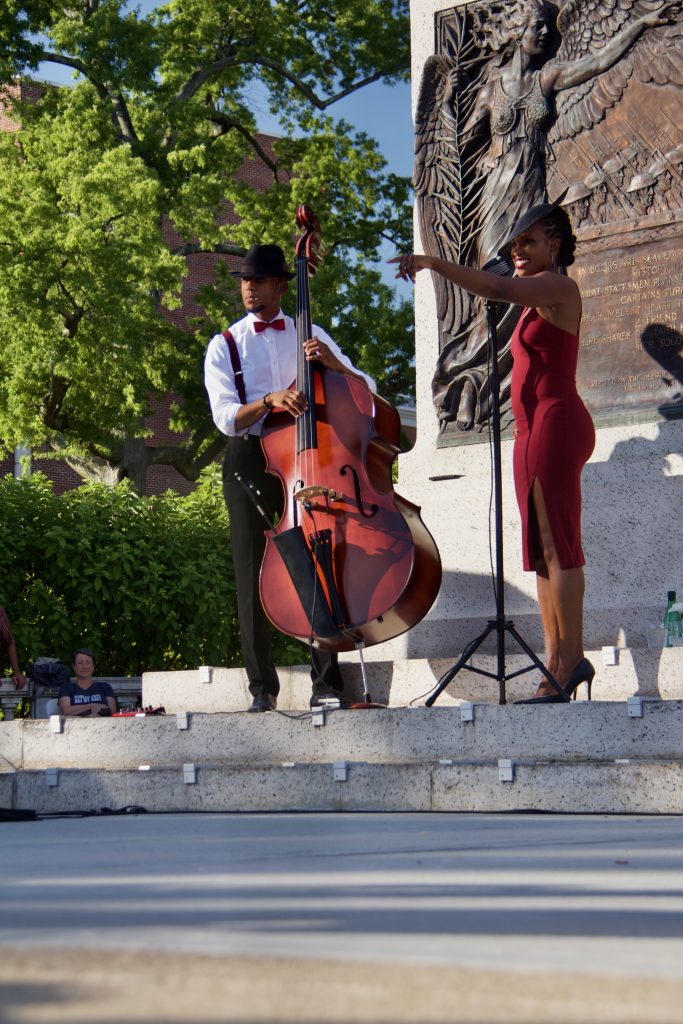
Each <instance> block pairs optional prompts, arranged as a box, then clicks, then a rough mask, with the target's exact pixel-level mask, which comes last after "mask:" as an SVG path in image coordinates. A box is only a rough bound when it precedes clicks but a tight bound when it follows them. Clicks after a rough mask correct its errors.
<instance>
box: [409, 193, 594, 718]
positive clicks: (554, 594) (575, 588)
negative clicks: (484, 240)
mask: <svg viewBox="0 0 683 1024" xmlns="http://www.w3.org/2000/svg"><path fill="white" fill-rule="evenodd" d="M575 243H576V239H575V238H574V235H573V233H572V229H571V224H570V223H569V218H568V216H567V214H566V213H565V211H564V210H562V209H561V208H560V207H558V205H557V204H556V203H552V204H551V203H542V204H540V205H538V206H534V207H532V209H530V210H529V211H528V212H527V213H526V214H524V216H522V217H520V219H519V220H518V221H517V223H516V224H515V225H514V227H513V229H512V233H511V236H510V238H509V239H508V240H507V241H506V242H505V243H504V244H503V245H502V247H501V249H500V250H499V252H500V255H506V256H507V255H509V256H511V258H512V261H513V263H514V267H515V277H514V278H501V277H497V276H495V275H494V274H489V273H486V271H483V270H475V269H474V268H472V267H465V266H460V265H459V264H454V263H448V262H447V261H445V260H442V259H439V258H437V257H434V256H418V255H415V254H411V255H407V256H400V257H397V258H396V259H394V260H391V261H390V262H392V263H398V273H397V275H396V276H397V277H402V278H403V279H404V280H409V279H410V280H412V281H414V280H415V276H416V274H417V273H418V272H419V271H420V270H424V269H428V270H432V271H436V273H438V274H442V275H443V276H444V277H446V278H447V279H448V280H450V281H452V282H453V283H454V284H456V285H458V286H459V287H460V288H464V289H465V290H466V291H469V292H471V293H473V294H474V295H479V296H481V297H482V298H484V299H488V300H491V301H494V302H509V303H515V304H517V305H520V306H523V307H524V308H523V311H522V315H521V316H520V319H519V322H518V324H517V327H516V329H515V332H514V334H513V336H512V341H511V351H512V356H513V360H514V362H513V369H512V393H511V399H512V411H513V413H514V416H515V423H516V432H515V447H514V454H513V468H514V478H515V490H516V493H517V501H518V504H519V510H520V515H521V519H522V544H523V551H524V569H525V570H526V571H535V572H536V579H537V589H538V604H539V609H540V612H541V618H542V621H543V630H544V634H545V644H546V665H547V667H548V669H549V671H550V672H551V673H552V675H553V676H554V678H555V679H556V680H557V682H558V683H559V684H560V686H562V687H563V689H564V690H565V691H566V693H567V694H570V695H571V694H573V693H574V692H575V690H576V689H577V687H578V686H579V685H580V683H582V682H585V683H587V684H588V698H589V700H590V691H591V684H592V681H593V676H594V674H595V670H594V668H593V666H592V665H591V663H590V661H588V659H587V658H585V657H584V652H583V593H584V578H583V565H584V562H585V559H584V556H583V550H582V548H581V529H580V523H581V479H580V478H581V470H582V468H583V466H584V464H585V463H586V461H587V460H588V458H589V457H590V455H591V453H592V451H593V447H594V445H595V431H594V428H593V423H592V420H591V418H590V415H589V413H588V410H587V409H586V407H585V406H584V404H583V402H582V401H581V399H580V398H579V396H578V394H577V392H576V383H575V373H576V363H577V358H578V350H579V338H578V334H579V326H580V323H581V295H580V293H579V289H578V287H577V285H576V283H575V282H574V281H572V280H571V278H569V277H567V276H566V274H565V273H564V270H563V268H564V267H567V266H569V265H571V264H572V263H573V262H574V247H575ZM562 700H563V698H562V695H561V694H559V693H557V692H556V690H555V689H554V688H553V687H552V686H551V684H550V683H548V682H547V680H545V679H544V680H543V682H542V683H541V685H540V686H539V688H538V690H537V692H536V694H535V695H534V697H532V698H531V701H533V702H537V703H540V702H543V703H555V702H560V701H562ZM525 703H526V702H525Z"/></svg>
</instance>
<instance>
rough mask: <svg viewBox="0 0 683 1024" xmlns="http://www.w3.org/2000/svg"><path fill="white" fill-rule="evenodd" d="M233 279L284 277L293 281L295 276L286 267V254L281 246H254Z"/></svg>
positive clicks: (234, 272)
mask: <svg viewBox="0 0 683 1024" xmlns="http://www.w3.org/2000/svg"><path fill="white" fill-rule="evenodd" d="M230 273H231V274H232V275H233V277H283V278H284V279H285V280H286V281H291V279H292V278H293V277H294V274H293V273H292V271H291V270H289V268H288V267H287V266H286V265H285V254H284V253H283V251H282V249H281V248H280V246H279V245H252V247H251V249H250V250H249V252H248V253H247V254H246V256H245V257H244V259H243V260H242V266H241V267H240V268H239V270H232V271H230Z"/></svg>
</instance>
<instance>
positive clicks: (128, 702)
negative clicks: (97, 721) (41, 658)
mask: <svg viewBox="0 0 683 1024" xmlns="http://www.w3.org/2000/svg"><path fill="white" fill-rule="evenodd" d="M93 681H94V682H96V683H109V685H110V686H111V688H112V690H113V691H114V696H115V697H116V703H117V705H118V707H119V710H126V709H127V708H134V707H138V706H139V705H140V704H141V702H142V677H141V676H93ZM57 693H58V687H56V686H40V687H35V686H34V685H33V684H32V683H31V681H30V680H29V682H28V685H27V686H25V687H24V688H23V690H15V689H14V683H13V682H12V680H11V679H2V680H1V681H0V707H2V710H3V712H4V714H5V719H6V720H7V719H12V718H14V712H15V711H16V708H17V705H18V704H19V701H20V700H22V699H24V698H28V700H30V702H31V718H46V717H47V708H46V705H47V702H48V700H55V699H56V697H57Z"/></svg>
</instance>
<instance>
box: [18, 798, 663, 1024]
mask: <svg viewBox="0 0 683 1024" xmlns="http://www.w3.org/2000/svg"><path fill="white" fill-rule="evenodd" d="M0 844H1V848H2V879H1V881H0V908H1V910H0V913H1V920H0V1005H1V1006H2V1013H3V1016H2V1018H1V1019H2V1020H3V1021H6V1022H9V1024H14V1022H17V1024H19V1022H42V1021H46V1022H47V1021H60V1022H61V1021H70V1022H73V1024H88V1022H90V1021H93V1022H94V1021H97V1022H105V1024H109V1022H111V1024H114V1022H117V1024H118V1022H124V1021H125V1022H133V1021H159V1022H161V1021H198V1022H202V1021H207V1022H209V1021H230V1022H233V1021H239V1022H247V1021H249V1022H251V1021H259V1022H271V1021H272V1022H299V1021H302V1022H313V1021H321V1022H323V1021H324V1022H328V1024H333V1022H334V1024H342V1022H349V1024H351V1022H367V1024H379V1022H382V1024H385V1022H386V1024H389V1022H392V1021H397V1022H398V1021H414V1022H416V1024H418V1022H425V1024H427V1022H447V1021H457V1022H460V1021H467V1022H472V1024H474V1022H477V1024H480V1022H481V1024H486V1022H489V1021H490V1022H494V1021H515V1022H516V1021H520V1022H521V1021H525V1022H527V1021H528V1022H535V1021H538V1022H541V1021H548V1022H551V1021H553V1022H554V1021H557V1022H573V1021H590V1022H601V1021H609V1022H615V1024H616V1022H619V1024H627V1022H641V1021H642V1022H643V1024H645V1022H648V1024H652V1022H658V1021H662V1022H664V1021H666V1022H669V1021H672V1022H673V1021H681V1020H682V1019H683V913H682V911H683V818H680V817H662V816H658V817H652V818H649V817H617V816H571V815H567V816H559V815H536V814H519V815H515V814H511V815H489V814H479V815H477V814H393V815H388V814H343V815H337V814H315V815H307V814H297V815H290V814H269V815H224V814H216V815H208V814H193V815H189V814H188V815H149V814H147V815H145V814H143V815H135V816H130V815H127V816H110V817H100V816H98V817H89V818H54V819H43V820H39V821H32V822H22V823H14V822H10V823H3V824H2V825H0Z"/></svg>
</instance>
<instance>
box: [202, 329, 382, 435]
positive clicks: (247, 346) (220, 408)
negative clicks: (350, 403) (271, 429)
mask: <svg viewBox="0 0 683 1024" xmlns="http://www.w3.org/2000/svg"><path fill="white" fill-rule="evenodd" d="M279 318H283V319H284V321H285V329H284V331H274V330H273V329H272V328H270V327H267V328H266V330H265V331H262V332H261V333H260V334H256V332H255V330H254V321H255V320H257V319H258V317H255V316H254V314H253V313H248V314H247V315H246V316H245V317H243V318H242V319H241V320H238V321H237V323H235V324H233V325H232V326H231V327H230V328H229V330H230V333H231V334H232V336H233V338H234V339H235V344H236V345H237V351H238V352H239V356H240V362H241V364H242V373H243V378H242V379H243V381H244V390H245V394H246V399H247V402H255V401H257V399H259V398H262V397H263V396H264V395H266V394H268V392H269V391H271V392H272V391H282V390H283V388H289V387H291V385H292V384H293V383H294V381H295V380H296V369H297V366H296V364H297V344H296V324H295V322H294V320H292V318H291V316H285V315H284V313H282V311H280V312H279V313H278V314H277V316H276V317H273V319H274V320H277V319H279ZM313 334H314V335H315V336H316V337H317V338H320V340H321V341H324V342H325V344H326V345H328V346H329V348H330V350H331V351H332V352H334V354H335V355H336V356H337V358H338V359H339V360H340V361H341V362H342V363H343V364H344V366H346V367H348V369H349V370H353V372H354V373H359V374H361V376H362V377H363V378H364V379H365V381H366V382H367V385H368V387H369V388H370V389H371V390H372V391H376V390H377V389H376V386H375V382H374V380H373V379H372V377H368V376H367V375H366V374H364V373H362V371H361V370H357V369H356V368H355V366H354V365H353V363H352V362H351V360H350V359H349V358H348V357H347V356H345V355H344V353H343V352H342V350H341V349H340V348H339V346H338V345H336V344H335V343H334V342H333V341H332V339H331V338H330V336H329V335H328V334H326V333H325V331H323V330H322V329H321V328H320V327H317V326H315V325H314V326H313ZM204 384H205V386H206V390H207V392H208V395H209V402H210V404H211V414H212V416H213V421H214V423H215V424H216V426H217V427H218V429H219V430H220V431H221V433H223V434H227V435H228V436H230V437H234V436H235V435H237V434H246V433H249V434H256V435H259V434H261V432H262V430H263V421H262V420H259V421H258V422H257V423H253V424H252V425H251V426H250V427H249V430H248V431H246V430H242V431H239V430H236V429H235V418H236V416H237V412H238V410H239V409H240V407H241V403H240V399H239V395H238V394H237V388H236V386H235V376H234V373H233V369H232V363H231V361H230V350H229V349H228V343H227V341H226V340H225V338H224V337H223V335H222V334H216V335H215V336H214V337H213V338H212V339H211V341H210V342H209V345H208V347H207V350H206V356H205V359H204Z"/></svg>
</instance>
